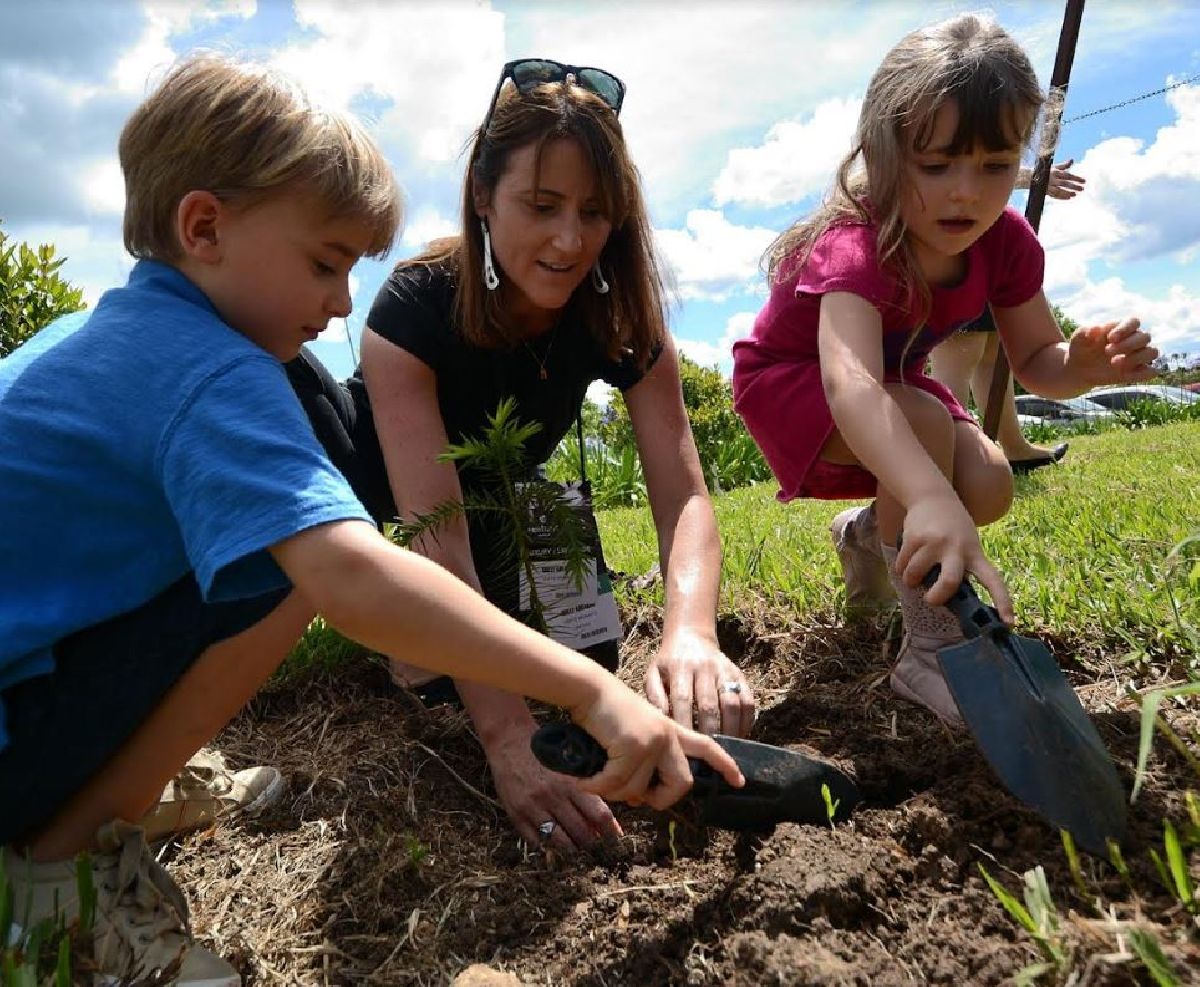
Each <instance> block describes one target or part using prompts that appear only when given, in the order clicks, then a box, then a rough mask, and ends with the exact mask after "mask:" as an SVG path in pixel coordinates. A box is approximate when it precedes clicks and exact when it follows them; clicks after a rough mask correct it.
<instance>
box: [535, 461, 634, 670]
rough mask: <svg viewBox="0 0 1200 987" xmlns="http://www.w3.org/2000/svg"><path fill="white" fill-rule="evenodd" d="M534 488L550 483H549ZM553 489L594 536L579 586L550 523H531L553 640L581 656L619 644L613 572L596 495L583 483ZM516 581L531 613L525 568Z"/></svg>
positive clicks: (539, 589) (539, 585) (537, 584)
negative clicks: (605, 554) (604, 550)
mask: <svg viewBox="0 0 1200 987" xmlns="http://www.w3.org/2000/svg"><path fill="white" fill-rule="evenodd" d="M534 482H537V483H542V484H546V483H551V481H548V480H539V481H534ZM551 485H552V486H554V487H557V488H558V490H559V496H560V497H561V499H562V500H563V501H564V502H565V503H566V504H567V505H568V506H569V507H570V508H571V509H572V510H573V511H575V512H576V513H577V514H580V515H581V516H583V517H584V519H585V521H586V523H587V527H588V530H589V531H591V532H592V541H593V551H592V557H591V558H590V559H588V560H587V562H586V564H585V566H584V572H583V579H582V581H581V582H579V583H576V581H575V579H574V578H573V576H572V573H571V572H570V570H569V568H568V566H567V562H566V559H565V558H564V553H563V551H562V549H561V548H559V547H558V546H557V544H556V539H555V537H554V532H553V531H552V530H551V529H550V528H549V526H548V525H547V524H546V519H545V518H537V517H533V518H530V521H529V528H528V534H529V540H530V556H531V566H530V568H532V570H533V579H534V588H535V589H536V592H537V596H538V599H539V600H540V601H541V603H542V607H543V608H544V616H545V620H546V626H547V628H548V630H549V632H550V637H551V638H553V639H554V640H555V641H557V642H558V643H559V644H562V645H565V646H566V647H568V648H572V649H574V650H576V651H579V650H581V649H583V648H587V647H591V646H592V645H595V644H601V643H602V642H605V641H615V640H619V639H620V638H621V620H620V617H619V615H618V614H617V603H616V599H615V598H614V597H613V591H612V582H611V580H610V579H609V575H608V567H607V566H606V565H604V557H603V554H602V553H601V551H600V536H599V533H598V531H597V528H596V517H595V514H594V513H593V511H592V498H591V492H590V491H589V490H588V489H587V488H586V487H585V485H584V484H583V483H581V482H580V481H573V482H571V483H551ZM517 580H518V589H519V597H518V605H519V606H520V608H521V609H522V610H528V609H529V608H530V605H531V601H530V593H529V580H528V577H527V575H526V573H525V570H524V568H521V569H520V571H519V572H518V574H517Z"/></svg>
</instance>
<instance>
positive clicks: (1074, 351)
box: [1067, 319, 1158, 387]
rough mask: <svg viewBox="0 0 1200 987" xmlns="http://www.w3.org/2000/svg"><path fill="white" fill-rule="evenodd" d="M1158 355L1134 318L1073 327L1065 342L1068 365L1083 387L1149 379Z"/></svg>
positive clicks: (1152, 373) (1148, 336)
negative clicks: (1066, 343)
mask: <svg viewBox="0 0 1200 987" xmlns="http://www.w3.org/2000/svg"><path fill="white" fill-rule="evenodd" d="M1157 358H1158V350H1157V349H1155V348H1154V347H1153V346H1151V345H1150V334H1149V333H1147V332H1143V331H1142V324H1141V323H1140V322H1139V321H1138V320H1137V319H1125V320H1124V321H1123V322H1108V323H1105V324H1104V325H1102V326H1090V327H1088V328H1086V329H1076V330H1075V333H1074V334H1073V335H1072V336H1071V338H1070V340H1069V341H1068V346H1067V369H1068V371H1069V372H1070V373H1071V374H1072V375H1073V376H1074V378H1075V379H1076V380H1077V381H1078V382H1079V383H1081V384H1084V385H1085V386H1086V387H1094V386H1096V385H1098V384H1129V383H1136V382H1138V381H1143V380H1149V379H1150V378H1151V377H1153V376H1154V375H1155V371H1154V368H1153V367H1152V366H1151V364H1153V363H1154V361H1155V360H1156V359H1157Z"/></svg>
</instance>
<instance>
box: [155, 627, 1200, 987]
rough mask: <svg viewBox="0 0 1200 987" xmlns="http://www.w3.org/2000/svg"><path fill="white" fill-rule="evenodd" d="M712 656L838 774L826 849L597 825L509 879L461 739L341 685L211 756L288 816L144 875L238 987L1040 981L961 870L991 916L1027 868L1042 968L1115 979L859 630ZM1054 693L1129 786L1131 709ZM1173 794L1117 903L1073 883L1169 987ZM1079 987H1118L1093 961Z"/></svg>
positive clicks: (780, 738)
mask: <svg viewBox="0 0 1200 987" xmlns="http://www.w3.org/2000/svg"><path fill="white" fill-rule="evenodd" d="M643 618H644V615H643ZM630 623H631V624H633V625H635V626H636V627H637V630H636V631H635V632H634V634H633V636H632V638H631V640H630V641H629V642H628V648H627V652H628V660H627V661H626V664H625V667H624V670H623V674H624V675H625V677H626V678H627V679H628V680H629V681H631V682H636V681H640V669H641V667H642V666H643V665H644V661H645V655H646V654H647V652H648V648H649V646H650V643H651V642H652V641H653V639H654V633H655V628H654V625H653V620H650V619H640V620H636V619H635V620H633V621H631V622H630ZM721 630H722V640H723V643H724V645H725V646H726V648H727V650H728V652H729V653H730V654H731V655H734V656H736V657H737V660H738V661H739V663H740V664H742V665H743V667H745V668H746V670H747V674H748V676H749V677H750V678H751V680H752V682H753V683H754V685H755V688H756V689H757V690H758V691H759V693H760V697H761V700H762V703H761V704H762V706H763V712H762V715H761V717H760V720H759V723H758V725H757V727H756V733H755V736H756V739H760V740H764V741H768V742H771V743H777V744H783V745H785V746H789V747H795V748H799V749H805V750H808V751H811V752H818V753H820V754H821V755H822V756H824V757H827V758H830V759H832V760H834V761H836V762H837V763H838V764H840V765H841V766H843V767H844V768H845V769H846V770H848V771H849V772H851V773H852V774H853V775H854V776H855V777H856V778H857V779H858V781H859V783H860V785H861V787H862V788H863V791H864V793H865V796H866V799H865V801H864V803H863V805H862V806H861V807H860V809H859V811H858V812H857V813H856V815H855V817H854V820H853V822H852V824H850V825H847V826H839V827H838V828H837V829H835V830H830V829H828V828H825V827H815V826H795V825H790V824H787V825H782V826H779V827H778V828H777V829H776V830H775V832H774V833H773V834H771V835H770V836H767V837H750V836H746V835H738V834H731V833H724V832H717V831H713V830H707V831H705V830H702V829H697V828H696V827H694V826H693V825H691V824H690V822H689V821H688V819H687V818H686V817H685V816H682V815H678V814H676V815H674V816H673V817H672V816H654V815H653V814H651V813H648V812H644V811H634V810H627V809H624V808H621V809H619V810H618V815H619V816H620V818H621V822H622V825H623V826H624V828H625V831H626V833H627V836H626V838H625V839H624V840H622V841H621V842H620V843H619V844H615V845H608V846H604V847H600V848H597V849H595V850H592V851H589V852H585V853H582V854H579V855H577V856H574V857H570V858H559V857H556V856H554V855H546V854H543V853H541V852H537V851H532V850H530V849H529V848H527V847H525V846H524V845H523V844H522V843H521V842H520V841H519V840H518V839H517V838H516V836H515V834H514V832H513V831H512V830H511V828H510V827H509V825H508V823H507V821H506V819H505V818H504V815H503V812H502V811H501V810H500V808H499V806H498V804H497V803H496V802H495V801H494V798H493V794H492V791H491V787H490V782H489V780H488V777H487V773H486V768H485V763H484V759H483V757H482V754H481V753H480V751H479V748H478V745H477V743H476V742H475V739H474V737H473V736H472V734H471V731H470V724H469V721H468V720H467V718H466V717H465V715H464V714H462V713H461V712H458V711H455V710H452V709H449V708H442V709H437V710H432V711H429V710H425V709H423V708H421V707H419V706H417V705H416V704H414V703H413V702H412V701H411V700H409V699H407V698H406V697H405V696H403V695H401V694H399V693H398V692H397V690H395V689H394V688H393V687H392V686H391V685H390V683H389V682H388V681H387V677H386V675H385V673H384V671H383V669H382V667H381V666H380V665H379V664H378V663H376V662H373V661H370V660H368V659H365V658H364V659H361V660H357V661H354V662H351V663H350V664H349V665H348V666H347V667H346V668H345V669H344V670H342V672H341V673H340V674H339V676H338V677H337V678H325V679H322V680H320V681H314V682H309V683H307V684H304V685H301V686H289V687H287V688H286V689H281V690H276V691H268V692H267V693H265V694H264V695H262V696H260V697H259V698H258V699H256V700H255V702H254V703H253V704H252V705H251V707H250V708H249V709H247V710H246V711H245V712H244V713H243V714H242V716H240V717H239V718H238V720H237V721H236V722H235V723H234V724H233V725H231V726H230V728H229V729H228V730H226V731H225V733H224V734H222V736H221V737H220V738H219V740H218V743H217V746H218V747H219V748H220V749H221V750H222V751H223V752H224V753H225V754H226V756H227V757H228V758H229V760H230V761H231V763H233V764H235V765H242V764H249V763H263V762H266V763H272V764H275V765H277V766H278V767H280V768H281V769H282V770H283V771H284V772H285V773H286V774H287V776H288V778H289V782H290V786H291V789H290V795H289V797H288V798H287V799H286V800H285V801H284V802H283V804H282V805H281V806H280V807H279V808H278V809H276V810H275V811H274V812H273V813H272V814H271V815H269V816H265V817H263V818H260V819H256V820H240V821H234V822H227V823H223V824H221V825H220V826H218V827H217V828H215V829H214V830H211V831H209V832H207V833H201V834H196V835H194V836H192V837H189V838H188V839H186V840H185V841H183V842H182V843H181V844H178V845H174V846H172V847H171V848H170V849H169V851H168V863H169V865H170V867H171V870H172V871H173V872H174V874H175V875H176V876H177V877H178V878H179V880H180V882H181V884H182V885H183V886H184V887H185V889H186V890H187V892H188V894H189V897H190V898H191V901H192V903H193V908H192V910H193V918H194V921H195V925H196V928H197V931H198V934H199V937H200V938H201V940H203V941H204V942H206V943H207V944H208V945H210V946H211V947H213V948H215V949H217V950H218V951H219V952H221V953H222V954H223V955H225V956H227V957H228V958H230V959H231V960H232V961H233V962H234V963H235V964H236V965H237V966H238V967H239V968H240V969H241V970H242V972H243V975H244V976H245V978H246V982H247V983H248V984H283V983H299V984H322V983H327V984H351V983H376V984H445V983H448V982H449V981H450V980H451V979H453V977H454V976H455V975H456V974H458V973H459V972H460V971H462V970H464V969H465V968H467V967H469V966H470V965H471V964H474V963H482V964H488V965H489V966H491V967H492V968H494V969H497V970H504V971H507V972H511V973H514V974H516V975H517V976H518V977H519V978H520V979H521V981H523V982H524V983H526V984H578V985H596V987H615V985H642V984H686V985H707V984H745V985H765V984H816V985H823V984H828V985H835V984H836V985H842V984H870V985H887V984H912V983H931V984H993V983H1002V982H1005V981H1007V980H1010V979H1011V978H1012V976H1013V975H1014V974H1015V973H1016V972H1017V971H1018V970H1020V969H1021V968H1022V967H1024V966H1025V965H1027V964H1029V963H1031V962H1034V961H1036V960H1038V959H1039V958H1040V955H1039V953H1038V951H1037V949H1036V948H1035V946H1034V945H1033V944H1032V941H1031V940H1030V938H1029V937H1028V936H1026V935H1025V934H1024V933H1022V932H1020V931H1019V930H1018V929H1017V928H1016V926H1015V925H1014V923H1013V921H1012V920H1011V919H1010V917H1009V916H1008V915H1007V913H1005V911H1004V910H1003V908H1002V907H1001V905H1000V904H999V903H998V901H997V900H996V898H995V897H994V896H993V895H992V893H991V892H990V891H989V890H988V888H987V886H986V885H985V884H984V881H983V879H982V877H981V876H980V873H979V870H978V865H979V864H981V863H982V864H983V865H984V866H985V867H987V868H988V870H989V871H990V872H991V873H992V874H993V875H994V876H996V877H998V878H999V879H1001V880H1002V881H1004V882H1005V883H1006V884H1007V885H1008V887H1009V888H1010V889H1016V888H1017V887H1018V886H1019V883H1020V878H1019V875H1020V874H1021V873H1022V872H1024V871H1025V870H1027V869H1029V868H1032V867H1034V866H1036V865H1039V864H1041V865H1044V866H1045V869H1046V875H1047V878H1048V881H1049V883H1050V887H1051V889H1052V890H1053V892H1054V895H1055V900H1056V903H1057V905H1058V910H1059V913H1060V915H1061V918H1062V922H1063V928H1062V933H1061V936H1060V937H1059V938H1060V939H1061V943H1062V945H1063V948H1064V949H1066V950H1068V951H1070V950H1072V949H1074V950H1078V951H1080V955H1083V952H1084V951H1087V952H1088V953H1089V955H1090V953H1097V952H1112V951H1113V949H1114V946H1113V943H1114V940H1113V938H1112V936H1111V934H1109V933H1106V932H1105V930H1104V928H1102V926H1103V920H1102V919H1101V918H1099V917H1096V916H1094V915H1093V914H1092V913H1091V907H1090V903H1089V902H1088V901H1087V900H1085V899H1084V898H1083V897H1082V896H1081V895H1079V894H1078V893H1077V892H1076V891H1074V889H1073V885H1072V878H1071V875H1070V873H1069V870H1068V868H1067V866H1066V862H1065V859H1064V854H1063V852H1062V848H1061V844H1060V842H1059V838H1058V835H1057V834H1056V833H1055V832H1053V831H1052V830H1050V829H1049V828H1048V827H1047V826H1046V825H1044V824H1043V823H1042V822H1041V821H1040V820H1039V819H1038V818H1036V817H1035V816H1033V815H1032V814H1031V813H1029V812H1028V811H1026V810H1025V809H1023V808H1022V807H1021V806H1020V805H1019V804H1018V803H1016V802H1015V801H1014V800H1013V799H1012V798H1010V797H1009V796H1008V795H1006V794H1005V793H1004V792H1003V790H1001V789H1000V788H999V787H998V786H997V784H996V782H995V781H994V779H993V777H992V775H991V773H990V771H989V769H988V768H987V766H986V764H985V763H984V762H983V761H982V759H981V758H980V756H979V755H978V754H977V752H976V750H975V749H974V747H973V745H972V744H971V742H970V741H969V740H968V739H966V738H963V737H960V736H957V735H953V734H951V733H949V732H948V731H947V730H945V729H944V728H943V727H941V726H940V725H939V724H938V723H937V721H936V720H934V718H933V717H932V716H929V715H927V714H926V713H925V712H924V711H922V710H919V709H917V708H915V707H912V706H909V705H907V704H905V703H903V702H902V701H900V700H898V699H896V698H895V697H894V696H893V695H892V694H891V692H890V690H889V689H888V687H887V683H886V678H885V670H886V667H887V661H886V651H887V648H888V647H889V644H888V635H887V634H886V632H885V629H884V628H882V627H868V628H865V629H864V628H858V629H845V628H837V627H832V628H803V629H801V628H779V627H775V628H772V627H770V626H762V625H755V626H753V627H749V626H746V625H744V624H742V623H740V622H738V621H736V620H727V621H723V622H722V629H721ZM1090 667H1092V668H1095V663H1094V659H1093V662H1092V664H1091V666H1090ZM1070 674H1071V676H1072V677H1073V680H1074V682H1075V684H1076V685H1077V686H1079V687H1081V688H1080V692H1081V696H1082V697H1083V700H1084V703H1085V705H1086V706H1087V707H1088V708H1089V710H1091V711H1092V712H1093V713H1094V715H1095V717H1096V720H1097V723H1098V726H1099V729H1100V732H1101V734H1102V735H1103V737H1104V739H1105V741H1106V742H1107V743H1108V744H1109V747H1110V749H1111V750H1112V752H1113V754H1114V757H1115V758H1116V760H1117V762H1118V766H1119V769H1120V770H1121V772H1122V775H1123V777H1124V779H1125V780H1126V782H1128V781H1129V780H1130V779H1131V776H1132V767H1133V764H1134V761H1135V759H1136V748H1137V733H1138V719H1137V710H1136V708H1135V706H1134V704H1133V703H1132V701H1130V700H1128V699H1126V698H1124V697H1123V696H1122V695H1121V694H1120V693H1119V692H1118V688H1117V685H1116V684H1115V679H1114V678H1113V677H1112V676H1111V675H1101V676H1099V677H1097V676H1096V674H1095V672H1085V671H1083V670H1082V669H1075V668H1072V671H1071V672H1070ZM1169 715H1170V717H1171V719H1172V722H1174V723H1175V725H1176V727H1177V728H1179V729H1182V730H1184V731H1185V732H1190V733H1192V734H1194V733H1195V731H1196V729H1197V726H1198V725H1200V717H1197V715H1196V714H1195V712H1194V711H1193V710H1188V709H1186V708H1177V709H1176V710H1174V711H1173V712H1171V713H1170V714H1169ZM1188 778H1189V776H1188V774H1187V770H1186V767H1185V766H1184V765H1183V763H1182V761H1181V759H1179V758H1178V757H1177V756H1176V755H1174V754H1173V753H1172V752H1171V751H1170V749H1169V748H1168V747H1167V745H1165V744H1162V743H1161V742H1160V743H1159V744H1158V745H1157V746H1156V753H1155V760H1154V763H1153V771H1152V772H1151V776H1150V780H1149V784H1148V787H1147V788H1146V789H1145V790H1144V792H1143V794H1142V795H1141V796H1140V798H1139V800H1138V802H1137V804H1136V805H1135V806H1134V808H1133V811H1132V816H1131V827H1130V838H1129V840H1128V842H1127V844H1126V847H1125V858H1126V860H1127V861H1128V863H1129V868H1130V870H1131V871H1132V874H1133V884H1134V886H1135V887H1136V888H1137V889H1138V895H1137V897H1136V899H1135V898H1134V896H1133V895H1131V893H1130V891H1129V890H1128V888H1127V887H1126V886H1125V885H1124V883H1123V882H1122V880H1121V878H1120V877H1119V875H1118V874H1117V873H1116V872H1115V870H1114V869H1113V868H1111V867H1109V866H1108V865H1106V864H1101V863H1099V862H1093V861H1090V860H1086V861H1085V862H1084V869H1085V877H1086V880H1087V881H1088V882H1089V883H1090V886H1091V887H1093V888H1094V889H1095V890H1096V891H1098V892H1100V893H1102V894H1103V895H1104V897H1105V900H1106V901H1109V902H1114V903H1116V905H1115V911H1114V914H1115V915H1116V917H1118V918H1120V919H1122V920H1128V919H1130V918H1132V917H1134V916H1137V917H1138V918H1139V920H1141V921H1144V922H1146V923H1149V924H1152V925H1154V924H1157V925H1158V926H1160V928H1159V938H1160V940H1161V941H1162V942H1163V945H1164V948H1166V950H1167V952H1168V955H1169V957H1170V959H1171V961H1172V962H1173V963H1174V964H1175V965H1176V968H1177V970H1180V971H1186V972H1184V974H1183V975H1184V980H1185V981H1187V982H1194V981H1200V949H1198V948H1197V938H1196V934H1195V928H1194V927H1193V928H1192V932H1191V935H1190V936H1183V937H1178V936H1176V935H1175V934H1174V933H1170V934H1168V933H1166V932H1164V931H1163V930H1164V929H1166V928H1172V929H1175V930H1179V929H1181V928H1185V927H1186V921H1181V918H1180V916H1181V912H1180V909H1179V906H1178V904H1176V903H1175V902H1174V899H1173V898H1172V897H1171V896H1169V895H1168V894H1167V893H1166V891H1165V890H1164V889H1163V888H1162V886H1161V885H1160V884H1159V883H1158V880H1157V878H1156V877H1155V876H1154V870H1153V867H1152V865H1151V863H1150V861H1149V857H1148V853H1147V850H1148V848H1150V847H1152V846H1157V847H1158V848H1159V852H1160V853H1161V847H1162V833H1161V826H1162V819H1163V818H1164V815H1170V816H1172V817H1175V818H1180V817H1182V816H1183V815H1184V807H1183V801H1182V795H1181V793H1180V792H1179V791H1177V790H1176V788H1175V787H1173V786H1177V785H1180V784H1182V783H1184V782H1186V781H1187V780H1188ZM672 823H673V825H672ZM1101 944H1104V945H1101ZM1079 966H1080V967H1082V966H1083V964H1079ZM1079 982H1086V983H1088V984H1120V983H1137V982H1141V981H1140V980H1139V975H1138V974H1137V972H1136V967H1135V965H1134V964H1132V963H1131V962H1129V961H1128V960H1120V959H1110V960H1096V961H1094V962H1093V963H1092V964H1091V965H1090V966H1089V967H1088V968H1087V970H1086V979H1085V980H1083V981H1079Z"/></svg>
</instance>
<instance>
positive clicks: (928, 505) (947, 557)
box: [896, 497, 1015, 624]
mask: <svg viewBox="0 0 1200 987" xmlns="http://www.w3.org/2000/svg"><path fill="white" fill-rule="evenodd" d="M934 565H940V566H941V567H942V571H941V574H940V575H939V576H938V580H937V582H935V583H934V584H933V586H931V587H930V588H929V591H928V592H927V593H926V594H925V601H926V602H927V603H929V604H930V605H931V606H943V605H945V603H946V601H948V600H949V599H950V597H951V596H953V595H954V591H955V590H956V589H958V587H959V584H960V583H961V582H962V581H963V577H964V576H965V575H966V574H967V573H968V572H969V573H971V574H972V575H974V576H975V578H976V579H978V580H979V583H980V585H982V586H983V587H984V589H986V590H987V591H988V593H990V594H991V597H992V605H993V606H995V608H996V611H997V612H998V613H999V614H1000V618H1001V619H1002V620H1003V621H1004V622H1005V623H1006V624H1012V623H1013V621H1014V619H1015V618H1014V615H1013V606H1012V598H1011V597H1010V596H1009V594H1008V587H1007V586H1005V584H1004V580H1003V578H1002V577H1001V576H1000V573H999V572H997V571H996V569H995V567H994V566H993V565H992V564H991V562H989V561H988V560H987V556H985V555H984V554H983V546H982V545H980V544H979V532H978V530H976V528H975V522H974V520H973V519H972V518H971V515H970V514H968V513H967V510H966V508H965V507H963V505H962V501H960V500H959V499H958V498H957V497H930V498H928V499H926V500H922V501H918V502H917V503H916V504H914V505H913V506H912V507H910V508H909V510H908V513H907V514H906V515H905V517H904V533H903V537H902V539H901V545H900V551H899V554H898V555H897V556H896V572H897V573H898V574H899V575H900V578H901V579H903V580H904V582H905V584H906V585H908V586H919V585H920V584H921V580H922V579H924V578H925V574H926V573H927V572H929V570H930V569H932V568H933V567H934Z"/></svg>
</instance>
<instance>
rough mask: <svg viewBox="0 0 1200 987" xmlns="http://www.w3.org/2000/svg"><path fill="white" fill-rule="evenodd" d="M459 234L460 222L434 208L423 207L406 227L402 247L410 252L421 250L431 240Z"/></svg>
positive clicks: (410, 219)
mask: <svg viewBox="0 0 1200 987" xmlns="http://www.w3.org/2000/svg"><path fill="white" fill-rule="evenodd" d="M457 232H458V221H457V220H456V219H452V218H450V217H447V216H443V215H442V214H441V213H440V212H438V211H437V209H435V208H434V207H433V206H422V207H421V208H420V209H418V210H417V211H416V213H414V214H413V215H412V216H411V217H410V218H409V220H408V221H407V222H406V223H405V225H404V237H403V238H402V239H401V241H400V242H401V245H402V246H404V247H407V248H408V249H409V250H420V249H422V248H423V247H424V246H425V245H426V244H427V243H429V242H430V241H431V240H436V239H438V238H439V237H443V236H453V235H454V234H456V233H457Z"/></svg>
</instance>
